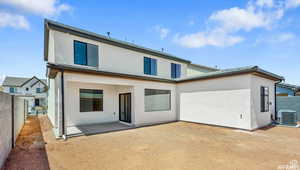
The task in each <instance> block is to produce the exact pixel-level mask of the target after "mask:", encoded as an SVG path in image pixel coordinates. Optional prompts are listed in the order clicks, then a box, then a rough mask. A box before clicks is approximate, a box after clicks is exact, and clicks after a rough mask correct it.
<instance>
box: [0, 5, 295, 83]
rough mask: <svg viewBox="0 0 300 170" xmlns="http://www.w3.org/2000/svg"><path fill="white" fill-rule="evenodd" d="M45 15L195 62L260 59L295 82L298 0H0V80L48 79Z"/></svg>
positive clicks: (219, 63)
mask: <svg viewBox="0 0 300 170" xmlns="http://www.w3.org/2000/svg"><path fill="white" fill-rule="evenodd" d="M44 18H49V19H52V20H56V21H59V22H62V23H65V24H68V25H72V26H75V27H79V28H83V29H87V30H89V31H93V32H96V33H100V34H105V33H106V32H108V31H109V32H111V36H112V37H114V38H117V39H120V40H126V41H130V42H134V43H136V44H139V45H142V46H146V47H149V48H153V49H161V48H164V49H166V51H167V52H168V53H171V54H174V55H176V56H179V57H182V58H185V59H188V60H191V61H193V62H194V63H198V64H204V65H208V66H218V67H219V68H222V69H223V68H232V67H240V66H248V65H258V66H260V67H262V68H263V69H266V70H268V71H271V72H274V73H276V74H279V75H282V76H284V77H285V78H286V82H287V83H293V84H298V85H300V79H299V78H298V77H299V75H300V69H299V64H300V56H299V54H300V53H299V50H300V37H299V35H300V34H299V33H300V19H299V18H300V0H280V1H279V0H249V1H247V0H243V1H242V0H240V1H238V0H226V1H220V0H210V1H199V0H194V1H193V0H190V1H189V0H187V1H171V0H165V1H158V0H157V1H155V0H151V1H149V0H148V1H146V0H122V1H117V0H111V1H96V0H94V1H93V0H89V1H71V0H60V1H58V0H43V1H40V0H0V42H1V43H0V59H1V60H0V81H1V79H3V77H4V76H8V75H10V76H29V77H30V76H33V75H36V76H38V77H41V78H44V77H45V62H44V61H43V38H44V37H43V29H44V28H43V20H44Z"/></svg>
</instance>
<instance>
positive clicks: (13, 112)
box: [11, 95, 15, 148]
mask: <svg viewBox="0 0 300 170" xmlns="http://www.w3.org/2000/svg"><path fill="white" fill-rule="evenodd" d="M14 97H15V96H14V95H12V96H11V148H14V147H15V99H14Z"/></svg>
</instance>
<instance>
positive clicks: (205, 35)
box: [174, 30, 244, 48]
mask: <svg viewBox="0 0 300 170" xmlns="http://www.w3.org/2000/svg"><path fill="white" fill-rule="evenodd" d="M243 40H244V39H243V38H242V37H240V36H233V35H229V34H227V33H226V32H224V31H222V30H213V31H208V32H198V33H194V34H187V35H184V36H180V35H178V34H177V35H176V36H175V38H174V42H176V43H177V44H179V45H181V46H184V47H188V48H199V47H204V46H208V45H210V46H217V47H226V46H232V45H234V44H236V43H239V42H242V41H243Z"/></svg>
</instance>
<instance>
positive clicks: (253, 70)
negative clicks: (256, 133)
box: [47, 63, 284, 83]
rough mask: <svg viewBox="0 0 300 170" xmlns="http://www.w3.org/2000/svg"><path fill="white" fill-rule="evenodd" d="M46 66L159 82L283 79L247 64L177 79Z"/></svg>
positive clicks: (62, 66) (65, 66) (50, 64)
mask: <svg viewBox="0 0 300 170" xmlns="http://www.w3.org/2000/svg"><path fill="white" fill-rule="evenodd" d="M47 67H48V68H50V69H54V70H56V71H62V70H64V71H71V72H77V73H89V74H98V75H106V76H118V77H125V78H134V79H140V80H149V81H159V82H167V83H182V82H187V81H194V80H204V79H212V78H219V77H226V76H234V75H240V74H251V73H253V74H257V75H259V76H261V77H264V78H267V79H271V80H275V81H280V80H284V78H283V77H281V76H279V75H276V74H273V73H270V72H268V71H265V70H263V69H261V68H259V67H258V66H248V67H240V68H234V69H226V70H219V71H214V72H209V73H204V74H201V75H198V76H193V77H187V78H183V79H177V80H173V79H164V78H156V77H148V76H139V75H131V74H124V73H115V72H107V71H100V70H96V69H90V68H84V67H80V66H74V65H65V64H54V63H48V64H47ZM54 74H56V73H54ZM48 75H49V76H50V77H52V76H53V75H52V73H51V71H50V72H48Z"/></svg>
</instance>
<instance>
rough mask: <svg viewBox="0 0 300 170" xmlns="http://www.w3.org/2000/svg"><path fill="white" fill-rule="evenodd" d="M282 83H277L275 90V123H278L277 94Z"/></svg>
mask: <svg viewBox="0 0 300 170" xmlns="http://www.w3.org/2000/svg"><path fill="white" fill-rule="evenodd" d="M281 82H282V80H280V81H279V82H277V83H275V88H274V91H275V93H274V94H275V103H274V104H275V121H277V119H278V116H277V115H278V114H277V94H276V91H277V84H279V83H281Z"/></svg>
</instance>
